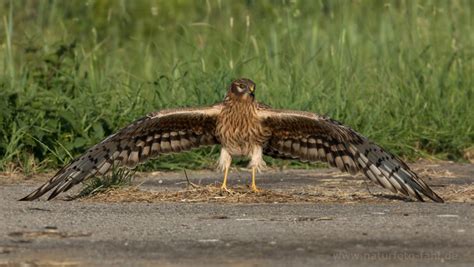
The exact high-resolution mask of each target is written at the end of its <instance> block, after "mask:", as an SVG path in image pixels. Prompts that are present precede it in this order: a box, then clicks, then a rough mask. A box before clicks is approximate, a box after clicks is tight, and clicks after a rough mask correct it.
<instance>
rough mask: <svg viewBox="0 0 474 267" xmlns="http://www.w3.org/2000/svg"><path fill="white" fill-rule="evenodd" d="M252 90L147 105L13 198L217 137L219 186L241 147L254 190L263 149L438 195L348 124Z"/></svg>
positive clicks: (240, 84) (237, 86) (240, 83)
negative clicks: (212, 99)
mask: <svg viewBox="0 0 474 267" xmlns="http://www.w3.org/2000/svg"><path fill="white" fill-rule="evenodd" d="M254 91H255V83H254V82H252V81H251V80H249V79H239V80H235V81H233V82H232V84H231V85H230V87H229V90H228V92H227V95H226V97H225V99H224V101H223V102H222V103H218V104H216V105H213V106H210V107H202V108H189V109H173V110H163V111H160V112H154V113H150V114H148V115H147V116H146V117H144V118H141V119H139V120H137V121H135V122H134V123H132V124H130V125H129V126H127V127H125V128H123V129H122V130H120V131H118V132H117V133H115V134H113V135H111V136H109V137H107V138H106V139H105V140H103V141H102V142H100V143H99V144H97V145H95V146H93V147H92V148H91V149H89V150H88V151H87V152H86V153H84V154H83V155H82V156H80V157H78V158H76V159H75V160H73V161H72V162H71V163H69V164H68V165H66V166H65V167H64V168H62V169H61V170H60V171H59V172H58V173H56V175H54V177H53V178H51V180H49V181H48V182H47V183H45V184H44V185H42V186H41V187H40V188H38V189H37V190H35V191H34V192H32V193H31V194H29V195H28V196H26V197H24V198H22V199H21V200H33V199H36V198H39V197H41V196H42V195H43V194H45V193H46V192H48V191H50V190H53V189H54V190H53V192H52V193H51V194H50V196H49V198H48V199H52V198H54V197H55V196H57V195H58V194H59V193H61V192H65V191H67V190H69V189H70V188H71V187H72V186H74V185H75V184H78V183H80V182H82V181H84V180H85V179H87V178H89V177H91V176H93V175H98V174H99V175H102V174H105V173H106V172H107V171H108V170H109V169H110V168H111V166H112V165H114V164H115V165H125V166H127V167H134V166H136V165H137V164H138V163H140V162H143V161H145V160H147V159H149V158H152V157H156V156H159V155H161V154H166V153H175V152H181V151H186V150H190V149H193V148H197V147H202V146H209V145H216V144H220V145H221V156H220V159H219V166H220V167H221V169H222V170H223V171H224V181H223V185H222V189H224V190H228V189H227V187H226V184H227V174H228V170H229V167H230V164H231V160H232V156H234V155H242V156H247V157H249V158H250V159H251V160H250V163H249V167H250V168H252V189H253V190H254V191H258V189H257V187H256V185H255V172H256V170H260V169H262V168H263V167H264V166H265V162H264V161H263V159H262V155H263V154H266V155H269V156H272V157H279V158H292V159H298V160H301V161H325V162H328V163H329V164H330V165H331V166H334V167H337V168H338V169H340V170H341V171H345V172H350V173H352V174H355V173H357V172H362V173H363V174H364V175H365V176H366V177H367V178H369V179H370V180H372V181H373V182H375V183H377V184H379V185H381V186H382V187H384V188H387V189H389V190H391V191H392V192H394V193H396V192H398V193H401V194H403V195H406V196H410V197H412V198H415V199H417V200H420V201H423V200H424V197H427V198H429V199H431V200H433V201H435V202H443V200H442V199H441V197H439V196H438V195H437V194H436V193H435V192H433V191H432V190H431V189H430V188H429V186H428V185H427V184H426V183H425V182H423V180H421V179H420V178H419V177H418V176H417V175H416V173H414V172H413V171H411V170H410V168H409V167H408V166H407V165H406V164H405V163H404V162H403V161H402V160H401V159H399V158H397V157H396V156H394V155H393V154H391V153H389V152H387V151H385V150H383V149H382V148H381V147H380V146H378V145H376V144H375V143H373V142H371V141H370V140H368V139H367V138H365V137H364V136H362V135H360V134H359V133H357V132H355V131H354V130H352V129H351V128H349V127H347V126H344V125H342V124H341V123H339V122H337V121H335V120H332V119H330V118H328V117H324V116H319V115H316V114H314V113H309V112H301V111H290V110H276V109H272V108H270V107H268V106H266V105H263V104H260V103H258V102H256V101H255V96H254Z"/></svg>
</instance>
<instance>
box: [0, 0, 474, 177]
mask: <svg viewBox="0 0 474 267" xmlns="http://www.w3.org/2000/svg"><path fill="white" fill-rule="evenodd" d="M473 5H474V2H473V1H468V0H466V1H460V0H459V1H456V0H453V1H408V0H407V1H378V0H374V1H277V0H275V1H251V0H248V1H225V0H222V1H211V0H209V1H112V0H110V1H107V0H96V1H1V2H0V14H1V15H2V17H1V22H0V23H1V24H2V27H1V28H0V29H1V30H0V170H1V171H11V170H15V169H19V170H22V171H24V172H27V173H28V172H33V171H38V170H44V169H50V168H57V167H58V166H60V165H62V164H63V163H64V162H67V161H69V160H70V158H71V157H74V156H77V155H79V154H80V153H82V152H83V151H85V150H86V149H87V147H89V146H91V145H93V144H95V143H97V142H99V141H100V140H101V139H102V138H104V137H105V136H107V135H109V134H111V133H113V132H114V131H115V130H117V129H119V128H121V127H123V126H125V125H126V124H127V123H129V122H131V121H132V120H134V119H136V118H138V117H140V116H142V115H143V114H145V113H147V112H150V111H154V110H159V109H163V108H168V107H178V106H195V105H208V104H212V103H214V102H217V101H220V100H221V99H222V98H223V96H224V94H225V91H226V87H227V85H228V84H229V82H230V81H231V80H232V79H234V78H236V77H242V76H243V77H248V78H251V79H253V80H254V81H255V82H256V83H257V90H258V91H257V98H258V100H260V101H263V102H265V103H267V104H270V105H272V106H274V107H278V108H290V109H301V110H307V111H313V112H317V113H321V114H327V115H329V116H331V117H333V118H334V119H337V120H340V121H343V122H344V123H346V124H348V125H350V126H352V127H353V128H355V129H356V130H358V131H359V132H361V133H363V134H364V135H366V136H368V137H370V138H372V139H373V140H375V141H376V142H378V143H379V144H381V145H382V146H384V147H386V148H388V149H389V150H391V151H393V152H395V153H398V154H400V155H402V156H404V157H407V158H411V159H414V158H417V157H420V156H421V157H433V156H434V157H437V158H441V159H450V160H461V159H462V153H463V150H464V149H466V148H468V147H471V146H472V145H473V143H474V130H473V126H474V122H473V121H474V108H473V106H474V96H473V95H474V84H473V79H472V76H473V73H474V68H473V65H474V62H473V57H474V25H473V23H474V21H473V20H472V10H473ZM217 152H218V149H216V148H213V149H204V150H199V151H195V152H190V153H186V154H182V155H173V156H166V157H163V158H160V159H159V160H155V161H153V162H152V163H149V164H148V165H146V166H145V168H161V169H176V168H183V167H187V168H202V167H208V166H210V165H211V164H212V160H213V159H215V157H216V153H217ZM278 164H279V163H278ZM290 164H292V165H294V164H295V163H290Z"/></svg>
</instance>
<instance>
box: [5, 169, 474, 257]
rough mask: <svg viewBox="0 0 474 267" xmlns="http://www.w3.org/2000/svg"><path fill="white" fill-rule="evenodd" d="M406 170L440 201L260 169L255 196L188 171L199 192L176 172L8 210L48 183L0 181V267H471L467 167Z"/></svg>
mask: <svg viewBox="0 0 474 267" xmlns="http://www.w3.org/2000/svg"><path fill="white" fill-rule="evenodd" d="M413 168H414V169H415V171H417V172H418V173H419V174H420V176H422V177H424V179H425V181H426V182H427V183H428V184H430V185H431V186H432V188H433V189H434V190H435V191H436V192H437V193H438V194H439V195H441V196H442V197H443V198H444V199H445V200H446V203H444V204H437V203H431V202H426V203H420V202H413V201H410V200H408V199H406V198H404V197H401V196H398V195H394V194H392V193H390V192H388V191H385V190H384V189H381V188H379V187H378V186H376V185H373V184H372V183H370V182H369V181H368V180H366V179H365V178H363V177H362V176H356V177H352V176H350V175H346V174H343V173H340V172H338V171H336V170H335V169H316V170H268V171H266V172H264V173H263V174H260V175H259V177H258V178H257V185H258V186H259V187H260V188H261V189H262V192H261V193H257V194H255V193H252V192H250V191H249V189H248V187H247V184H249V182H250V178H249V173H248V171H246V170H233V172H232V174H231V177H230V188H232V190H233V192H232V193H227V192H221V191H220V190H219V189H218V185H219V183H220V181H221V174H220V173H218V172H212V171H187V176H188V177H189V180H190V181H191V182H193V183H194V184H196V185H197V187H193V186H190V185H189V184H188V182H187V180H186V178H185V174H184V172H171V173H170V172H155V173H140V174H138V175H137V178H136V179H135V180H134V184H133V186H131V187H127V188H121V189H115V190H110V191H107V192H105V193H102V194H98V195H95V196H93V197H89V198H82V199H75V200H72V201H67V200H68V199H69V198H68V197H67V196H61V197H60V198H59V199H57V200H54V201H49V202H48V201H45V200H44V199H42V200H40V201H34V202H19V201H17V199H19V198H20V197H22V196H24V195H26V194H27V193H28V192H30V191H31V190H33V189H34V188H35V187H37V186H39V185H40V184H41V182H43V181H45V180H46V179H47V178H48V175H38V176H34V177H29V178H25V177H20V176H18V175H11V174H8V175H7V174H0V211H1V216H0V236H1V237H2V238H0V266H84V265H87V266H90V265H93V266H104V265H106V266H107V265H117V264H118V265H129V266H149V265H153V266H155V265H168V266H183V265H191V264H192V265H197V266H201V265H202V266H204V265H206V266H208V265H222V264H229V265H234V266H247V265H272V266H274V265H276V266H280V265H281V266H287V265H296V266H305V265H316V264H319V265H328V264H330V265H339V266H367V265H374V266H377V265H381V264H384V265H389V266H390V265H398V264H403V265H408V266H420V265H430V266H438V265H445V264H446V263H450V264H454V265H458V266H472V264H474V255H472V254H473V253H472V251H474V227H473V226H474V221H473V219H474V165H472V164H455V163H447V162H441V163H433V162H422V163H418V164H414V165H413ZM79 188H80V186H79ZM79 188H76V191H75V192H77V190H78V189H79ZM75 192H72V193H71V194H70V195H74V194H75Z"/></svg>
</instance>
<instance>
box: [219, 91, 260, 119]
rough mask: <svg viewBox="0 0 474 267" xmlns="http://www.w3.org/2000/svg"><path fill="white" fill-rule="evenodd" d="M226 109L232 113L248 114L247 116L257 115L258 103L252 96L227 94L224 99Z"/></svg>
mask: <svg viewBox="0 0 474 267" xmlns="http://www.w3.org/2000/svg"><path fill="white" fill-rule="evenodd" d="M224 110H226V111H231V112H232V113H237V114H241V115H246V117H247V118H251V117H256V116H257V104H256V102H255V101H254V100H253V98H251V97H250V96H248V97H236V96H233V95H228V96H226V98H225V99H224Z"/></svg>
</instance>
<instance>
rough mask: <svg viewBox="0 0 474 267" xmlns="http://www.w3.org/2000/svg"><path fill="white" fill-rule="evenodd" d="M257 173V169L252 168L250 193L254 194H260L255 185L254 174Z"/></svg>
mask: <svg viewBox="0 0 474 267" xmlns="http://www.w3.org/2000/svg"><path fill="white" fill-rule="evenodd" d="M256 172H257V167H252V185H251V188H252V191H253V192H255V193H258V192H260V189H258V188H257V184H256V183H255V175H256V174H255V173H256Z"/></svg>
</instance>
